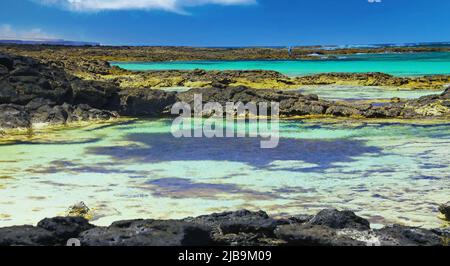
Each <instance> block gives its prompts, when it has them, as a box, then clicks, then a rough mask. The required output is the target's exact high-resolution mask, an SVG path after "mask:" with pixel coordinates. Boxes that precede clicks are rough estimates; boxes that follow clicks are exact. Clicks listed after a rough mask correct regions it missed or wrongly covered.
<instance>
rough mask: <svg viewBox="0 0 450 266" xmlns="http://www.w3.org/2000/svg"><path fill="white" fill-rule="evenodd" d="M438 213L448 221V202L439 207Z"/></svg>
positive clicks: (449, 206)
mask: <svg viewBox="0 0 450 266" xmlns="http://www.w3.org/2000/svg"><path fill="white" fill-rule="evenodd" d="M439 212H440V213H442V214H443V215H444V217H445V219H446V220H447V221H450V201H449V202H447V203H446V204H441V205H440V206H439Z"/></svg>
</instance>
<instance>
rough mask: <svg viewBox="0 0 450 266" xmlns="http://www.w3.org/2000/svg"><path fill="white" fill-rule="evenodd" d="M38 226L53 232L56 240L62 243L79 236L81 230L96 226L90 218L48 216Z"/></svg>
mask: <svg viewBox="0 0 450 266" xmlns="http://www.w3.org/2000/svg"><path fill="white" fill-rule="evenodd" d="M37 227H38V228H42V229H45V230H47V231H49V232H50V233H52V234H53V238H54V239H55V240H54V241H56V242H58V243H59V244H60V245H65V244H66V243H67V240H69V239H71V238H77V237H78V236H79V235H80V233H81V232H84V231H87V230H89V229H92V228H94V226H93V225H91V224H90V223H89V222H88V220H86V219H84V218H82V217H55V218H47V219H44V220H42V221H40V222H39V223H38V225H37Z"/></svg>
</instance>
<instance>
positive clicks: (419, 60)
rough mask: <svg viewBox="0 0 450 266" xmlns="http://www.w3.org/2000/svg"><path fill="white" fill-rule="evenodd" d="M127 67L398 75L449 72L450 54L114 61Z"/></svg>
mask: <svg viewBox="0 0 450 266" xmlns="http://www.w3.org/2000/svg"><path fill="white" fill-rule="evenodd" d="M112 65H115V66H119V67H122V68H124V69H128V70H140V71H143V70H171V69H176V70H193V69H204V70H274V71H278V72H281V73H283V74H286V75H290V76H299V75H308V74H318V73H328V72H350V73H353V72H361V73H362V72H383V73H387V74H391V75H395V76H417V75H430V74H450V53H448V52H439V53H437V52H436V53H408V54H363V55H348V56H341V57H339V58H338V59H333V60H315V61H310V60H297V61H185V62H181V61H175V62H136V63H117V62H116V63H112Z"/></svg>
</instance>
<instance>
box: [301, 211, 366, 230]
mask: <svg viewBox="0 0 450 266" xmlns="http://www.w3.org/2000/svg"><path fill="white" fill-rule="evenodd" d="M309 223H310V224H313V225H325V226H328V227H330V228H333V229H344V228H346V229H356V230H369V229H370V223H369V221H367V220H366V219H364V218H361V217H359V216H357V215H356V214H355V213H354V212H352V211H338V210H336V209H326V210H322V211H320V212H319V213H318V214H317V215H316V216H314V217H313V218H312V219H311V220H310V221H309Z"/></svg>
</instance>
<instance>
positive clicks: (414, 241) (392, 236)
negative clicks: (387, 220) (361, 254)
mask: <svg viewBox="0 0 450 266" xmlns="http://www.w3.org/2000/svg"><path fill="white" fill-rule="evenodd" d="M374 231H375V234H376V235H377V237H378V239H379V241H380V244H381V245H382V246H442V245H443V239H442V237H441V236H440V235H439V234H438V233H436V232H433V231H431V230H426V229H422V228H415V227H407V226H402V225H393V226H387V227H384V228H383V229H379V230H374Z"/></svg>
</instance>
